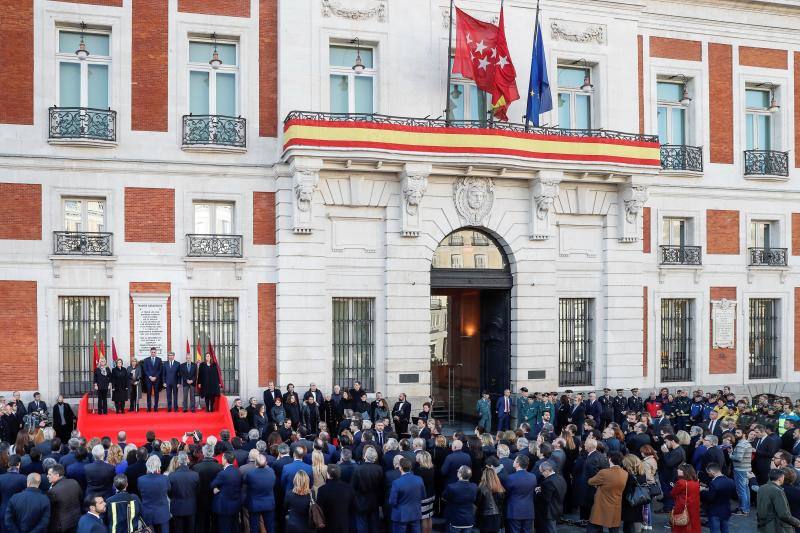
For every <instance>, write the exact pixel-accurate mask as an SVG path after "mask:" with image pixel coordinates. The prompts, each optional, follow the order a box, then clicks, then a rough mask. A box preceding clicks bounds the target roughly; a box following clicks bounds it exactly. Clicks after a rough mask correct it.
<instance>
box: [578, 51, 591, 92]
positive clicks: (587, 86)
mask: <svg viewBox="0 0 800 533" xmlns="http://www.w3.org/2000/svg"><path fill="white" fill-rule="evenodd" d="M573 65H583V66H584V68H585V69H586V71H585V72H586V74H584V75H583V85H581V91H585V92H587V93H590V92H592V91H594V85H592V80H591V77H590V75H589V73H590V72H591V71H592V67H591V66H590V65H589V62H588V61H586V60H585V59H583V58H581V59H579V60H577V61H575V62H574V63H573Z"/></svg>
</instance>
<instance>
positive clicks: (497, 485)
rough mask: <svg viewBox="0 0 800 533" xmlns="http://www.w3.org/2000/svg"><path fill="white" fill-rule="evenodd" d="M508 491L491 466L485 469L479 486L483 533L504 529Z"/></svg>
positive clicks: (479, 522) (478, 515) (479, 523)
mask: <svg viewBox="0 0 800 533" xmlns="http://www.w3.org/2000/svg"><path fill="white" fill-rule="evenodd" d="M505 499H506V491H505V489H504V488H503V484H502V483H501V482H500V477H499V476H498V475H497V472H496V471H495V470H494V468H493V467H492V466H490V465H487V466H486V467H484V469H483V474H482V475H481V481H480V484H478V499H477V501H476V505H477V518H478V529H480V531H481V533H495V532H497V531H500V530H501V529H502V528H503V523H504V522H505V519H504V515H505V513H504V512H503V511H504V510H505Z"/></svg>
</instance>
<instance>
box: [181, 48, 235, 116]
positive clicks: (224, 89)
mask: <svg viewBox="0 0 800 533" xmlns="http://www.w3.org/2000/svg"><path fill="white" fill-rule="evenodd" d="M215 49H216V51H217V54H218V56H219V59H220V61H221V64H220V65H219V66H218V68H213V67H212V66H211V65H210V64H209V61H210V60H211V58H212V57H213V54H214V50H215ZM238 75H239V57H238V46H237V44H236V43H233V42H219V41H217V42H216V43H215V42H213V41H204V40H192V41H190V42H189V112H190V113H191V114H192V115H222V116H227V117H236V116H238V114H239V103H238V98H237V93H238Z"/></svg>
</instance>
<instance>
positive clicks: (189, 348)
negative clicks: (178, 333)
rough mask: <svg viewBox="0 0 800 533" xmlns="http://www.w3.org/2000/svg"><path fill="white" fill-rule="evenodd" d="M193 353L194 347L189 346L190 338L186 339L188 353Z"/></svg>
mask: <svg viewBox="0 0 800 533" xmlns="http://www.w3.org/2000/svg"><path fill="white" fill-rule="evenodd" d="M191 353H192V349H191V347H190V346H189V339H186V355H187V356H188V355H189V354H191Z"/></svg>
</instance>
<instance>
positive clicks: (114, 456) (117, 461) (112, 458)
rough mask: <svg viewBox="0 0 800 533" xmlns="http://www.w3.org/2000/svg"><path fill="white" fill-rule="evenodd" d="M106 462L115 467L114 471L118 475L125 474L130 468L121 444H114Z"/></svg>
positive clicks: (109, 449)
mask: <svg viewBox="0 0 800 533" xmlns="http://www.w3.org/2000/svg"><path fill="white" fill-rule="evenodd" d="M106 461H107V462H108V464H110V465H111V466H113V467H114V471H115V473H117V474H124V473H125V469H126V468H128V461H126V460H125V457H124V455H123V453H122V448H120V446H119V444H112V445H111V446H109V447H108V454H107V457H106Z"/></svg>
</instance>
